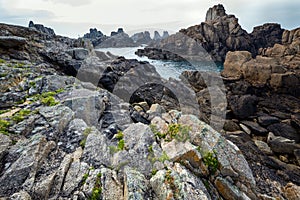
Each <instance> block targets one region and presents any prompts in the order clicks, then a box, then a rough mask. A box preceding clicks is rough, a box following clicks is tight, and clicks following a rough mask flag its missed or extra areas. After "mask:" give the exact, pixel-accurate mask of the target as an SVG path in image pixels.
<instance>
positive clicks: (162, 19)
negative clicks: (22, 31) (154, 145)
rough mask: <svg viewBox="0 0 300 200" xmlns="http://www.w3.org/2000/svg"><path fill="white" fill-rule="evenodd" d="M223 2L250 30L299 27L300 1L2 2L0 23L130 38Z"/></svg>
mask: <svg viewBox="0 0 300 200" xmlns="http://www.w3.org/2000/svg"><path fill="white" fill-rule="evenodd" d="M219 3H222V4H223V5H224V7H225V9H226V12H227V14H234V15H235V16H236V17H237V18H239V23H240V24H241V26H242V27H243V28H244V29H246V30H247V31H248V32H251V31H252V30H253V27H254V26H257V25H262V24H264V23H266V22H276V23H280V24H281V25H282V27H283V28H285V29H289V30H291V29H294V28H297V27H300V20H299V19H300V0H223V1H222V0H180V1H179V0H0V22H1V23H8V24H16V25H21V26H28V23H29V21H30V20H32V21H34V23H38V24H44V25H45V26H47V27H51V28H53V29H54V31H55V32H56V34H59V35H64V36H69V37H74V38H77V37H78V36H83V34H84V33H86V32H88V31H89V29H90V28H97V29H98V30H101V31H102V32H103V33H104V34H106V35H109V34H110V32H111V31H115V30H117V28H118V27H122V28H124V30H125V32H127V33H129V34H130V35H131V34H133V33H136V32H141V31H144V30H149V31H153V30H158V31H159V32H162V31H163V30H168V31H169V32H170V33H174V32H177V31H178V30H180V29H181V28H187V27H189V26H192V25H196V24H200V23H201V22H203V21H205V15H206V11H207V9H208V8H209V7H212V6H213V5H215V4H219Z"/></svg>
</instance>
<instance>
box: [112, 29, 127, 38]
mask: <svg viewBox="0 0 300 200" xmlns="http://www.w3.org/2000/svg"><path fill="white" fill-rule="evenodd" d="M121 33H124V30H123V28H118V31H117V32H115V31H112V32H111V33H110V36H111V37H113V36H116V35H118V34H121Z"/></svg>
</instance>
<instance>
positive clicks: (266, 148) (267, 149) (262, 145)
mask: <svg viewBox="0 0 300 200" xmlns="http://www.w3.org/2000/svg"><path fill="white" fill-rule="evenodd" d="M254 143H255V145H256V146H257V147H258V148H259V150H261V151H262V152H263V153H265V154H266V155H272V154H273V152H272V150H271V148H270V147H269V146H268V144H267V143H265V142H263V141H260V140H254Z"/></svg>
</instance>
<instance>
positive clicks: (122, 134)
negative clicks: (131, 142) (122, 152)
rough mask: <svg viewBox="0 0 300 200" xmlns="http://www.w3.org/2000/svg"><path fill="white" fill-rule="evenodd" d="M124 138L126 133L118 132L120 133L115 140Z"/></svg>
mask: <svg viewBox="0 0 300 200" xmlns="http://www.w3.org/2000/svg"><path fill="white" fill-rule="evenodd" d="M123 137H124V133H123V132H122V131H118V133H117V134H116V135H115V138H116V139H117V140H122V139H123Z"/></svg>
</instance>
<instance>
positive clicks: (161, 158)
mask: <svg viewBox="0 0 300 200" xmlns="http://www.w3.org/2000/svg"><path fill="white" fill-rule="evenodd" d="M158 160H159V161H160V162H162V163H163V162H165V161H166V160H170V158H169V156H168V155H167V153H166V152H165V151H163V154H162V155H161V156H160V158H159V159H158Z"/></svg>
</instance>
